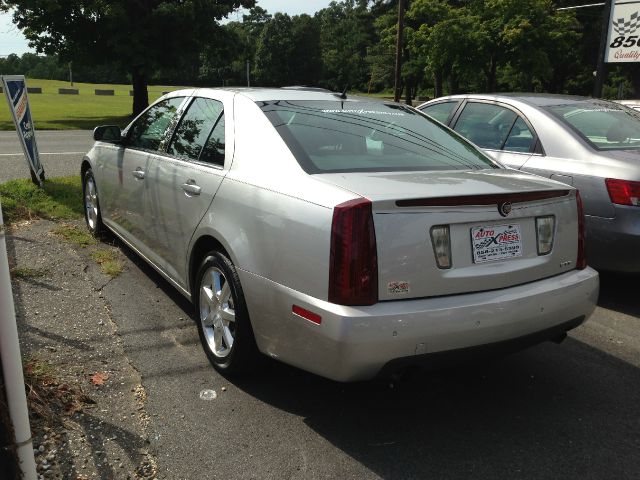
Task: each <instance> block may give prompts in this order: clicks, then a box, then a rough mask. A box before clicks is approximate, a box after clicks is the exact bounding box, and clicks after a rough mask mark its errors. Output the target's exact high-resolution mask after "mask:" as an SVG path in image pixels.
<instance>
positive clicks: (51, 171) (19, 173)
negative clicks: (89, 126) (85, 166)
mask: <svg viewBox="0 0 640 480" xmlns="http://www.w3.org/2000/svg"><path fill="white" fill-rule="evenodd" d="M36 142H37V144H38V150H39V152H40V161H41V162H42V165H43V166H44V170H45V174H46V176H47V178H52V177H63V176H68V175H76V174H79V172H80V162H81V161H82V156H83V155H84V154H85V153H86V152H87V151H88V150H89V148H91V145H92V144H93V139H92V132H91V131H90V130H65V131H53V130H41V131H36ZM15 178H29V167H28V166H27V161H26V160H25V156H24V153H23V152H22V146H21V145H20V141H19V140H18V135H17V134H16V132H15V131H13V130H12V131H5V132H0V183H3V182H6V181H7V180H12V179H15Z"/></svg>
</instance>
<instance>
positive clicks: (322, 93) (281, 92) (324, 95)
mask: <svg viewBox="0 0 640 480" xmlns="http://www.w3.org/2000/svg"><path fill="white" fill-rule="evenodd" d="M207 91H209V92H211V93H212V94H215V92H220V91H225V92H231V93H236V94H239V95H243V96H245V97H247V98H249V99H250V100H253V101H254V102H262V101H269V100H325V101H334V102H335V101H340V100H341V99H340V93H339V92H332V91H330V90H325V89H323V88H318V87H303V86H292V87H283V88H267V87H220V88H198V89H197V90H196V92H198V93H205V92H207ZM183 92H185V93H186V92H189V94H191V92H193V90H192V89H189V90H184V91H182V90H177V91H173V92H171V93H172V94H178V95H179V94H181V93H183ZM344 101H346V102H368V103H379V102H380V99H378V98H373V97H362V96H357V95H349V94H347V99H346V100H344ZM388 102H389V103H392V102H391V101H388Z"/></svg>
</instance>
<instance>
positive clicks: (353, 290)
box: [329, 198, 378, 305]
mask: <svg viewBox="0 0 640 480" xmlns="http://www.w3.org/2000/svg"><path fill="white" fill-rule="evenodd" d="M329 261H330V264H329V301H330V302H332V303H337V304H340V305H373V304H374V303H376V302H377V301H378V254H377V247H376V234H375V229H374V226H373V213H372V209H371V201H370V200H367V199H366V198H362V199H358V200H350V201H348V202H345V203H341V204H340V205H338V206H336V207H335V208H334V209H333V221H332V223H331V254H330V259H329Z"/></svg>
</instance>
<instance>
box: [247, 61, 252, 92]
mask: <svg viewBox="0 0 640 480" xmlns="http://www.w3.org/2000/svg"><path fill="white" fill-rule="evenodd" d="M249 71H250V70H249V60H247V87H250V86H251V82H249Z"/></svg>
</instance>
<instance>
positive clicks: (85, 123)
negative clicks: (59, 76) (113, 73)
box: [0, 78, 181, 130]
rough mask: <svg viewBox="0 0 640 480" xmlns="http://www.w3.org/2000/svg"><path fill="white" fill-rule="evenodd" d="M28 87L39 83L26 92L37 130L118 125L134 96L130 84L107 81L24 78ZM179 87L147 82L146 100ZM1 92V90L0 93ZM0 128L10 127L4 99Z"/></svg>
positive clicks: (127, 117) (126, 115)
mask: <svg viewBox="0 0 640 480" xmlns="http://www.w3.org/2000/svg"><path fill="white" fill-rule="evenodd" d="M27 86H28V87H41V88H42V93H41V94H39V93H31V94H29V104H30V105H31V116H32V117H33V123H34V125H35V128H36V130H68V129H92V128H94V127H95V126H96V125H119V126H120V127H124V126H125V125H126V124H128V123H129V121H130V120H131V119H130V114H131V111H132V103H133V97H131V96H129V90H131V89H132V87H131V85H109V84H97V83H74V84H73V87H71V85H70V84H69V82H62V81H58V80H38V79H32V78H27ZM58 88H76V89H78V90H79V91H80V93H79V95H60V94H58ZM96 88H98V89H104V90H114V91H115V95H114V96H112V97H111V96H98V95H95V89H96ZM179 88H181V87H168V86H162V85H153V86H149V87H148V90H149V102H153V101H154V100H156V99H157V98H158V97H160V96H161V95H162V92H166V91H171V90H177V89H179ZM2 96H4V94H2ZM0 103H2V104H3V105H2V106H1V107H0V130H13V129H14V128H15V127H14V125H13V120H12V119H11V114H10V112H9V107H8V105H7V104H6V102H0Z"/></svg>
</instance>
